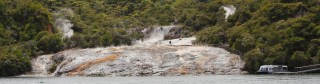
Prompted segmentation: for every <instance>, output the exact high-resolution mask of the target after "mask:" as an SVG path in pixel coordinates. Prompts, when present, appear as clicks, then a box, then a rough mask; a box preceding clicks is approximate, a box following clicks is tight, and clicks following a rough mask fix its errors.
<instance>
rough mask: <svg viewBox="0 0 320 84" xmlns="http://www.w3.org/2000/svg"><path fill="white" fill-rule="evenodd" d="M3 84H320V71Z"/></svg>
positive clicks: (11, 81) (7, 83) (2, 81)
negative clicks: (309, 72) (291, 73)
mask: <svg viewBox="0 0 320 84" xmlns="http://www.w3.org/2000/svg"><path fill="white" fill-rule="evenodd" d="M0 84H320V74H316V75H310V74H300V75H211V76H155V77H152V76H151V77H9V78H0Z"/></svg>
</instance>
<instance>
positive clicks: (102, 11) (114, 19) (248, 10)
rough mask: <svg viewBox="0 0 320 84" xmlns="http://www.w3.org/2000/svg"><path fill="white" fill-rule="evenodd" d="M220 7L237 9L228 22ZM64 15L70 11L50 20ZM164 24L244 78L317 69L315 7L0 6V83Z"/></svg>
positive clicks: (196, 0) (70, 0)
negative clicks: (235, 65) (70, 52)
mask: <svg viewBox="0 0 320 84" xmlns="http://www.w3.org/2000/svg"><path fill="white" fill-rule="evenodd" d="M225 5H234V6H235V7H236V8H237V9H236V12H235V14H234V15H231V16H230V17H229V18H228V19H225V15H224V14H225V12H226V11H224V10H223V9H222V8H221V7H222V6H225ZM63 9H68V10H72V11H71V12H62V13H61V14H56V13H57V11H60V10H63ZM56 18H65V19H69V20H70V21H71V23H72V24H73V27H72V29H73V30H74V35H73V36H72V37H68V38H62V37H63V35H62V33H61V32H59V31H58V27H57V26H56V25H54V24H55V20H56ZM170 24H175V25H182V26H183V29H186V30H189V31H190V34H192V35H195V36H196V37H197V43H201V44H212V45H228V47H229V48H230V51H238V52H239V53H238V54H240V53H241V54H240V55H241V57H242V59H243V60H244V61H245V62H246V64H245V68H244V70H246V71H248V72H250V73H255V72H256V71H257V69H259V66H260V65H266V64H276V65H288V66H289V67H297V66H303V65H309V64H319V63H320V1H319V0H0V76H14V75H19V74H23V73H26V72H28V71H30V70H31V63H30V60H31V59H32V58H34V57H36V56H39V55H43V54H52V53H57V52H59V51H62V50H66V49H72V48H94V47H106V46H111V45H114V46H117V45H131V44H132V43H131V42H132V41H133V40H136V39H139V38H141V37H142V35H141V34H139V33H127V32H126V30H127V29H130V28H138V27H150V26H153V25H170Z"/></svg>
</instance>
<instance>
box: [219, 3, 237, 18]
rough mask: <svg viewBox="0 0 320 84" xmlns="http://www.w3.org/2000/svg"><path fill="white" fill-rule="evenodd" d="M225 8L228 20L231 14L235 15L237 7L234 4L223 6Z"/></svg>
mask: <svg viewBox="0 0 320 84" xmlns="http://www.w3.org/2000/svg"><path fill="white" fill-rule="evenodd" d="M222 8H223V10H224V11H226V13H225V19H226V20H227V19H228V17H229V16H230V15H233V14H234V13H235V12H236V10H237V9H236V8H235V7H234V6H233V5H228V6H222Z"/></svg>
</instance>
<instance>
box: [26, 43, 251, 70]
mask: <svg viewBox="0 0 320 84" xmlns="http://www.w3.org/2000/svg"><path fill="white" fill-rule="evenodd" d="M41 59H45V60H42V61H39V60H41ZM32 64H33V66H34V67H33V68H34V69H33V72H34V73H35V74H39V73H41V74H47V75H50V73H48V71H49V70H48V69H49V68H48V67H50V66H53V65H54V64H57V67H56V71H55V72H53V73H51V75H54V76H175V75H185V74H191V75H198V74H243V73H245V72H244V71H242V70H241V68H243V66H244V62H243V61H242V60H241V58H240V57H239V56H238V55H235V54H231V53H229V52H227V51H225V50H224V49H221V48H214V47H205V46H149V47H142V46H123V47H108V48H95V49H77V50H67V51H63V52H60V53H57V54H54V55H43V56H39V57H38V58H37V59H35V60H33V63H32Z"/></svg>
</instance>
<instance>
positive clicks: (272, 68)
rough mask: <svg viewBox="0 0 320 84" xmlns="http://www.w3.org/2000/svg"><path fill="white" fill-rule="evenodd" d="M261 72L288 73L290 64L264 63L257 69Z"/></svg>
mask: <svg viewBox="0 0 320 84" xmlns="http://www.w3.org/2000/svg"><path fill="white" fill-rule="evenodd" d="M257 72H258V73H259V74H277V73H287V72H288V66H286V65H262V66H260V68H259V70H258V71H257Z"/></svg>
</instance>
